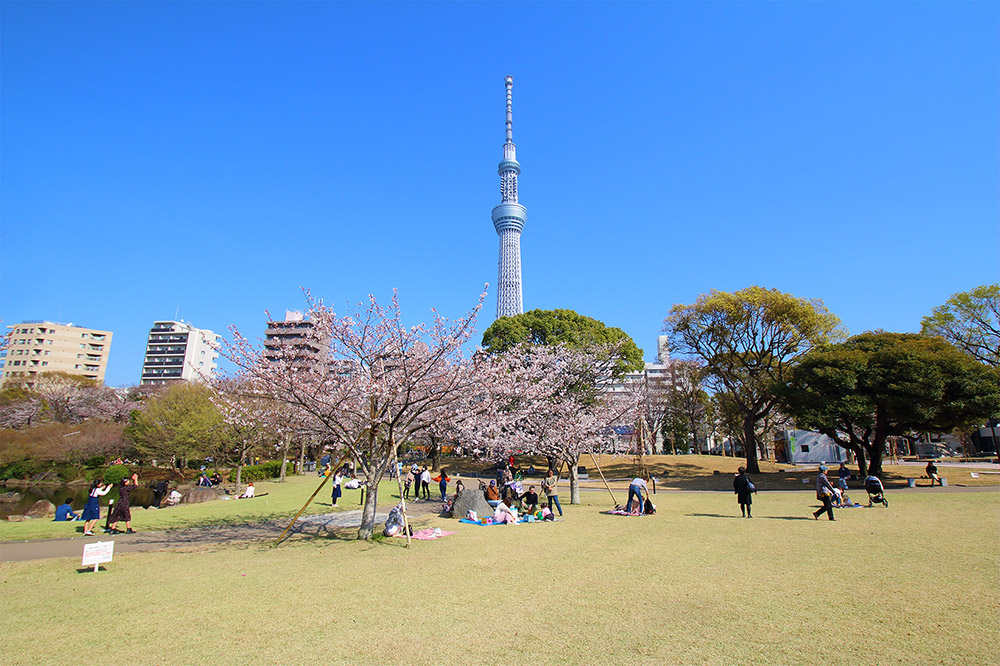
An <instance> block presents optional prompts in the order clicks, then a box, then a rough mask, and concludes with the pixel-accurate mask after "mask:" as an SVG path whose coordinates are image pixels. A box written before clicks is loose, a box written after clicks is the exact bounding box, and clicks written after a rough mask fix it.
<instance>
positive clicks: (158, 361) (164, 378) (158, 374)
mask: <svg viewBox="0 0 1000 666" xmlns="http://www.w3.org/2000/svg"><path fill="white" fill-rule="evenodd" d="M218 339H219V336H218V335H216V334H215V333H213V332H212V331H209V330H207V329H201V328H195V327H194V326H192V325H191V324H187V323H185V322H183V321H157V322H154V323H153V328H151V329H149V341H148V342H147V343H146V358H145V360H144V361H143V363H142V379H141V381H140V383H141V384H166V383H168V382H172V381H180V380H182V379H183V380H189V381H195V382H201V381H208V380H210V379H211V378H212V376H213V375H214V374H215V369H216V367H218V366H217V365H216V363H215V359H217V358H218V357H219V352H218V350H217V348H216V344H217V341H218Z"/></svg>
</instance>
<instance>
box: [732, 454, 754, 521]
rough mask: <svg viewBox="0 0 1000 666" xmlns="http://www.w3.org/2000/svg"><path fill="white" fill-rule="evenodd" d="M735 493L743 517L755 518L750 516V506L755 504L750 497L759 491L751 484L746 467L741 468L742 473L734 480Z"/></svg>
mask: <svg viewBox="0 0 1000 666" xmlns="http://www.w3.org/2000/svg"><path fill="white" fill-rule="evenodd" d="M733 492H735V493H736V501H738V502H739V503H740V513H742V514H743V517H744V518H753V516H751V515H750V505H751V504H753V500H752V499H751V498H750V496H751V495H753V493H755V492H757V489H756V488H754V487H753V484H752V483H750V477H749V476H747V470H746V467H740V473H739V474H737V475H736V478H734V479H733Z"/></svg>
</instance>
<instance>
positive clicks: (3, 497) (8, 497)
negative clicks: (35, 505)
mask: <svg viewBox="0 0 1000 666" xmlns="http://www.w3.org/2000/svg"><path fill="white" fill-rule="evenodd" d="M20 501H21V493H15V492H13V491H11V492H9V493H0V502H3V503H5V504H6V503H10V502H20Z"/></svg>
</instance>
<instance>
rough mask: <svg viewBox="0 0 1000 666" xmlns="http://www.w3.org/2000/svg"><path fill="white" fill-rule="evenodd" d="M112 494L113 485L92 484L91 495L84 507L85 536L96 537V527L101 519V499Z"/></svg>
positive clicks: (99, 482) (98, 482) (97, 482)
mask: <svg viewBox="0 0 1000 666" xmlns="http://www.w3.org/2000/svg"><path fill="white" fill-rule="evenodd" d="M110 492H111V484H108V483H102V482H101V481H94V482H93V483H92V484H90V495H89V497H87V503H86V504H84V505H83V515H82V516H81V517H82V518H83V520H84V523H83V536H94V527H95V526H96V525H97V521H99V520H100V519H101V504H100V499H99V498H101V497H104V496H105V495H107V494H108V493H110Z"/></svg>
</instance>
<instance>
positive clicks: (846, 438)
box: [782, 331, 1000, 476]
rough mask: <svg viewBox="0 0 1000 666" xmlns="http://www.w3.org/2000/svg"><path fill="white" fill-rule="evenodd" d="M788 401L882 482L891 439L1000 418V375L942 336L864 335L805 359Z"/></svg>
mask: <svg viewBox="0 0 1000 666" xmlns="http://www.w3.org/2000/svg"><path fill="white" fill-rule="evenodd" d="M782 402H783V405H784V408H785V409H786V410H787V411H788V412H789V413H790V414H791V415H792V416H794V417H795V418H796V419H797V421H798V423H799V424H800V425H802V426H805V427H807V428H811V429H813V430H816V431H818V432H822V433H823V434H825V435H827V436H828V437H830V438H831V439H833V440H834V441H836V442H837V443H838V444H840V445H841V446H843V447H844V448H846V449H849V450H851V451H853V452H854V454H855V456H856V457H857V460H858V471H859V472H860V473H861V475H862V476H867V475H868V474H874V475H875V476H881V474H882V455H883V451H884V449H885V441H886V438H887V437H889V436H892V435H906V434H909V433H912V432H915V431H916V432H922V431H927V430H931V431H938V432H942V431H950V430H952V429H954V428H968V427H971V426H974V425H979V424H980V423H981V422H982V421H983V420H985V419H986V418H989V417H993V416H996V415H998V413H1000V371H998V370H997V369H996V368H992V367H990V366H987V365H985V364H983V363H979V362H978V361H976V360H975V359H973V358H971V357H970V356H969V355H968V354H965V353H963V352H962V351H960V350H959V349H957V348H956V347H954V346H953V345H951V344H949V343H948V342H946V341H945V340H943V339H941V338H940V337H931V336H924V335H917V334H913V333H886V332H881V331H880V332H874V333H864V334H862V335H857V336H854V337H853V338H851V339H850V340H847V341H846V342H843V343H839V344H831V345H828V346H824V347H822V348H817V349H814V350H812V351H810V352H809V353H808V354H805V355H804V356H803V357H802V358H801V359H800V361H799V363H798V364H797V365H796V366H795V367H794V368H793V369H792V371H791V374H790V377H789V381H788V382H787V384H786V386H785V389H784V391H783V392H782ZM866 459H867V460H866Z"/></svg>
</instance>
